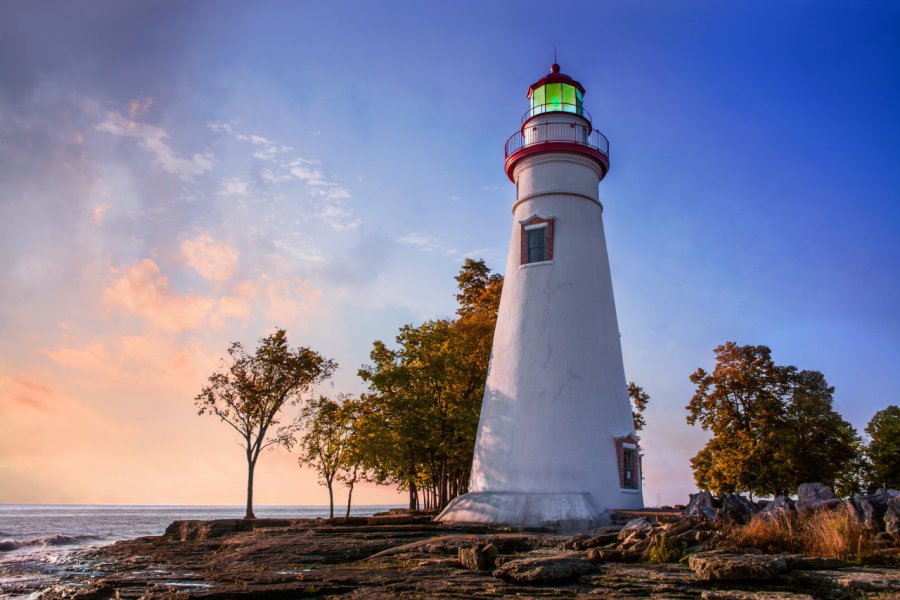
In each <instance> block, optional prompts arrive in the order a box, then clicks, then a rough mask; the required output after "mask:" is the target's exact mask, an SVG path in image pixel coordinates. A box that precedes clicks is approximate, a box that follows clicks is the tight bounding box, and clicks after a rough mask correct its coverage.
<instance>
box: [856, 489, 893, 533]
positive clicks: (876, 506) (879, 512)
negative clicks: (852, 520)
mask: <svg viewBox="0 0 900 600" xmlns="http://www.w3.org/2000/svg"><path fill="white" fill-rule="evenodd" d="M894 497H895V496H892V495H891V493H890V492H887V491H885V492H879V493H877V494H869V495H868V496H857V497H855V498H853V499H852V501H853V502H854V504H855V505H856V507H857V510H858V514H859V517H860V521H861V522H862V524H863V525H864V526H865V528H866V529H868V530H869V531H882V530H883V529H884V516H885V514H886V513H887V509H888V504H889V503H890V501H891V499H892V498H894Z"/></svg>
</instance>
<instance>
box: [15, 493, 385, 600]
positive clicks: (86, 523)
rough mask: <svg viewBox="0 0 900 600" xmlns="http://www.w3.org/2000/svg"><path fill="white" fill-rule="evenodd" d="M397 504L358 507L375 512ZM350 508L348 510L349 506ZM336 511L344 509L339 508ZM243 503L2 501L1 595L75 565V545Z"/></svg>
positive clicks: (26, 590)
mask: <svg viewBox="0 0 900 600" xmlns="http://www.w3.org/2000/svg"><path fill="white" fill-rule="evenodd" d="M389 508H399V507H395V506H373V505H360V506H354V507H353V510H352V512H351V514H352V515H353V516H371V515H372V514H374V513H376V512H381V511H384V510H387V509H389ZM344 510H346V509H344ZM254 513H256V516H257V517H258V518H261V519H262V518H286V519H314V518H316V517H327V516H328V507H327V506H264V505H261V506H255V507H254ZM335 514H336V515H339V516H343V514H344V513H343V511H342V510H338V507H335ZM243 516H244V507H243V506H135V505H125V506H121V505H73V504H59V505H51V504H0V597H2V598H15V597H28V596H29V594H31V593H32V592H33V591H35V590H39V589H41V588H43V587H46V586H48V585H51V584H52V583H53V582H54V581H55V580H57V579H58V578H60V577H62V576H63V574H64V573H66V572H67V571H71V570H72V565H71V564H70V563H71V560H70V554H71V553H72V551H73V550H78V549H83V548H87V547H91V546H99V545H103V544H109V543H112V542H115V541H117V540H124V539H129V538H135V537H141V536H147V535H161V534H162V533H163V532H164V531H165V529H166V527H167V526H168V525H169V524H170V523H171V522H172V521H177V520H186V519H198V520H208V519H236V518H237V519H239V518H241V517H243Z"/></svg>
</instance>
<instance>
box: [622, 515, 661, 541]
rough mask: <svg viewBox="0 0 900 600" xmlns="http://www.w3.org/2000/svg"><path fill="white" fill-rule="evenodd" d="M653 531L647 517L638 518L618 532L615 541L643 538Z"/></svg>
mask: <svg viewBox="0 0 900 600" xmlns="http://www.w3.org/2000/svg"><path fill="white" fill-rule="evenodd" d="M651 531H653V525H652V524H651V523H650V521H648V520H647V517H638V518H637V519H632V520H631V521H628V523H626V524H625V527H623V528H622V529H621V531H619V533H618V536H617V539H619V540H620V541H621V540H624V539H626V538H634V537H645V536H648V535H650V532H651Z"/></svg>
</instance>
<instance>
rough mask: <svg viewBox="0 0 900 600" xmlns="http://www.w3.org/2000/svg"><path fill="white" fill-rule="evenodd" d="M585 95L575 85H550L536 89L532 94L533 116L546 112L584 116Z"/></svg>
mask: <svg viewBox="0 0 900 600" xmlns="http://www.w3.org/2000/svg"><path fill="white" fill-rule="evenodd" d="M583 103H584V95H583V94H582V93H581V90H579V89H578V88H576V87H575V86H574V85H569V84H567V83H548V84H546V85H542V86H540V87H536V88H534V90H533V91H532V92H531V114H532V115H539V114H541V113H545V112H553V111H558V112H570V113H576V114H579V115H580V114H582V113H583V110H582V104H583Z"/></svg>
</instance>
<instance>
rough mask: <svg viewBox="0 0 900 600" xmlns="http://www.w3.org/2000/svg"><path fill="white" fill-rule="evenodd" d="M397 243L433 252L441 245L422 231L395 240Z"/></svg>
mask: <svg viewBox="0 0 900 600" xmlns="http://www.w3.org/2000/svg"><path fill="white" fill-rule="evenodd" d="M395 241H396V242H397V243H398V244H404V245H406V246H412V247H413V248H418V249H419V250H422V251H423V252H433V251H435V250H437V249H438V248H440V247H441V243H440V242H439V241H438V240H437V239H436V238H434V237H433V236H430V235H425V234H423V233H410V234H407V235H404V236H403V237H400V238H397V239H396V240H395Z"/></svg>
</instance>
